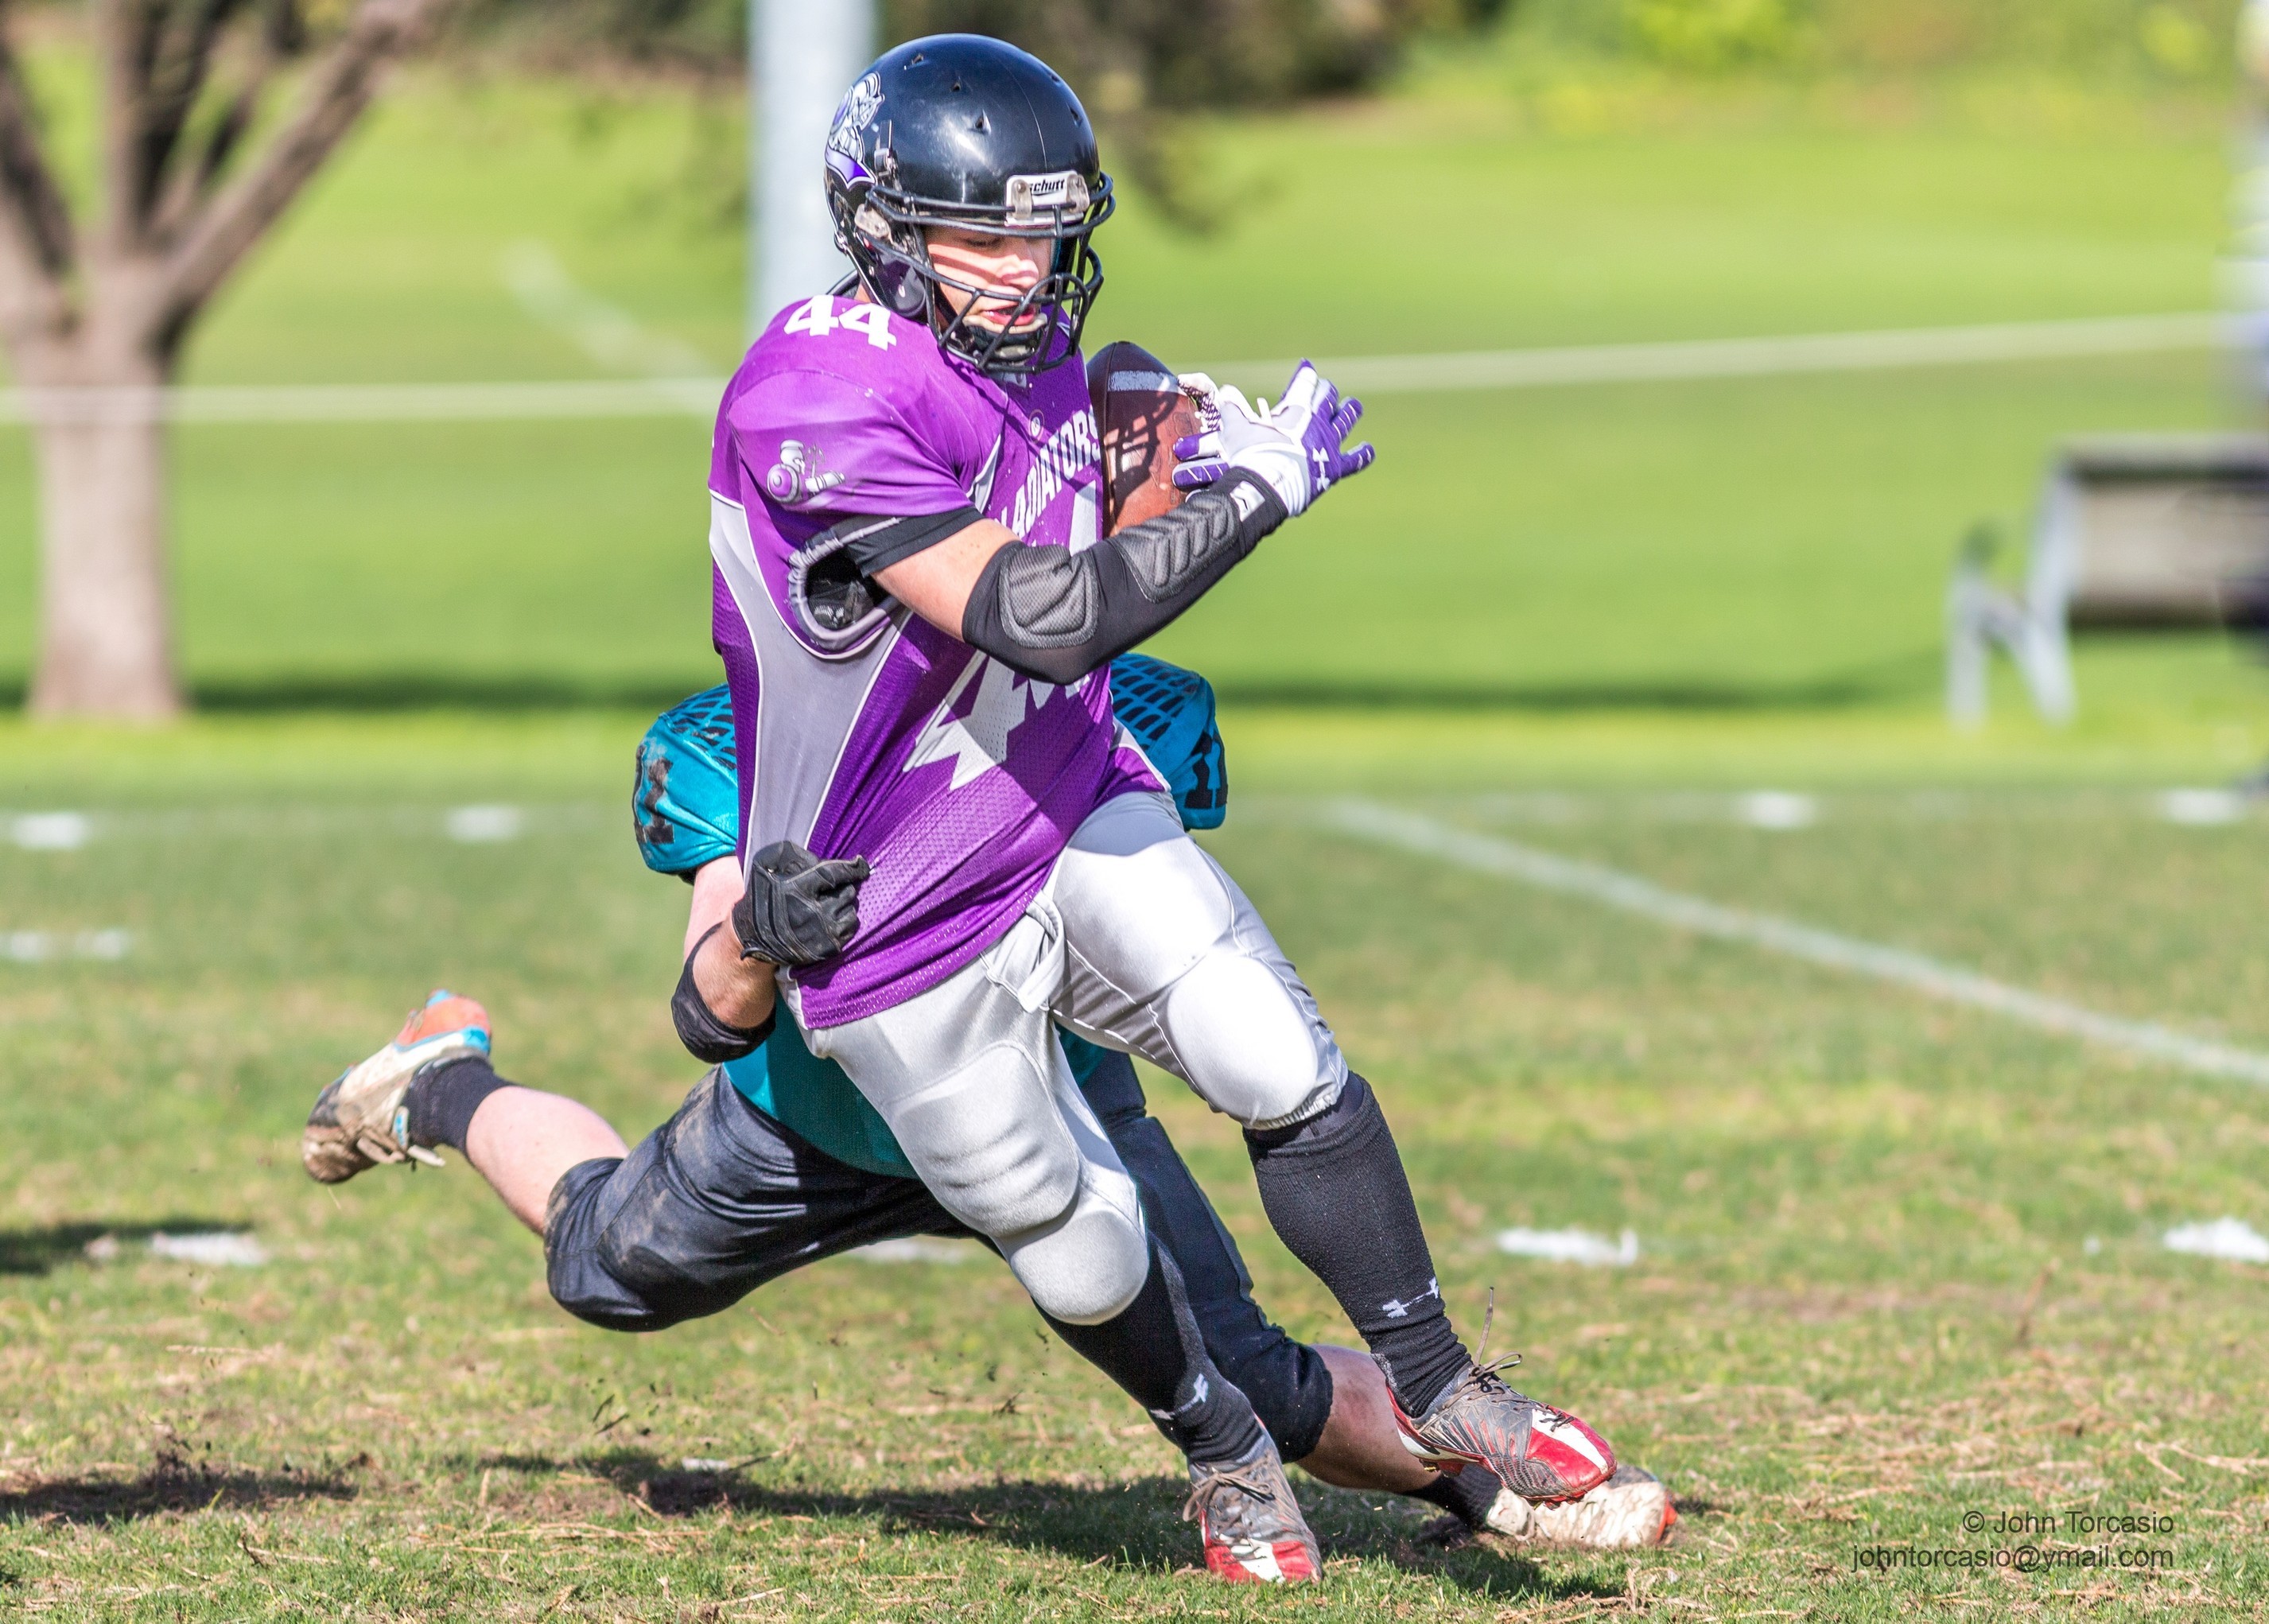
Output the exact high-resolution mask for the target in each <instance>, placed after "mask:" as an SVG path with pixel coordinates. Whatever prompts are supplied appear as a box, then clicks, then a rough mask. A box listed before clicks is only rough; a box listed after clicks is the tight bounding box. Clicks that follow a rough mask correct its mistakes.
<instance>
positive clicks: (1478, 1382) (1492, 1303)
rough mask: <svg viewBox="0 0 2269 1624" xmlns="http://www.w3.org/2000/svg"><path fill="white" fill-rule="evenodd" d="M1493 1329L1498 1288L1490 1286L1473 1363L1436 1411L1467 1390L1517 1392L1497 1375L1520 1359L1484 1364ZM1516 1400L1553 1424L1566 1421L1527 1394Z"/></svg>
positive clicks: (1508, 1357) (1512, 1356)
mask: <svg viewBox="0 0 2269 1624" xmlns="http://www.w3.org/2000/svg"><path fill="white" fill-rule="evenodd" d="M1496 1326H1497V1288H1496V1287H1494V1286H1492V1287H1490V1288H1489V1307H1488V1308H1487V1309H1486V1310H1483V1312H1482V1340H1480V1341H1479V1342H1477V1343H1475V1344H1474V1362H1473V1363H1472V1364H1471V1365H1470V1366H1468V1367H1467V1370H1466V1373H1465V1374H1464V1375H1463V1376H1461V1377H1459V1378H1458V1381H1457V1384H1456V1385H1455V1386H1453V1387H1452V1388H1451V1389H1450V1394H1449V1398H1448V1399H1438V1400H1436V1402H1435V1408H1436V1410H1437V1411H1439V1410H1442V1409H1446V1408H1447V1407H1448V1406H1449V1405H1450V1404H1451V1403H1453V1402H1455V1401H1456V1400H1457V1399H1461V1398H1463V1397H1464V1396H1465V1394H1466V1392H1467V1390H1468V1389H1472V1390H1473V1391H1477V1392H1482V1393H1488V1392H1490V1391H1494V1390H1496V1389H1498V1388H1503V1389H1504V1390H1505V1391H1508V1392H1514V1391H1517V1390H1516V1389H1515V1388H1514V1387H1513V1386H1512V1384H1511V1383H1510V1382H1508V1381H1506V1380H1505V1379H1504V1377H1501V1376H1499V1375H1498V1374H1497V1372H1498V1371H1500V1370H1510V1369H1512V1368H1513V1366H1515V1365H1517V1364H1519V1362H1520V1360H1521V1355H1519V1354H1507V1355H1504V1357H1503V1358H1501V1359H1493V1360H1489V1361H1488V1362H1486V1363H1485V1362H1483V1356H1484V1355H1487V1354H1488V1352H1489V1332H1491V1331H1492V1330H1494V1329H1495V1328H1496ZM1519 1397H1520V1398H1521V1399H1523V1400H1524V1401H1526V1403H1528V1404H1530V1405H1533V1406H1534V1407H1535V1409H1536V1411H1537V1413H1538V1414H1541V1415H1546V1416H1549V1417H1550V1418H1551V1419H1552V1420H1553V1421H1565V1420H1567V1419H1568V1413H1567V1412H1566V1411H1565V1410H1558V1409H1555V1408H1554V1407H1553V1406H1550V1405H1548V1404H1546V1403H1544V1402H1542V1401H1541V1400H1540V1399H1531V1398H1529V1397H1528V1395H1527V1394H1526V1393H1519Z"/></svg>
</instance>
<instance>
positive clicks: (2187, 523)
mask: <svg viewBox="0 0 2269 1624" xmlns="http://www.w3.org/2000/svg"><path fill="white" fill-rule="evenodd" d="M1991 561H1992V535H1991V532H1990V530H1985V529H1980V530H1978V531H1975V532H1972V534H1971V535H1970V540H1969V541H1968V542H1967V543H1964V545H1963V548H1962V555H1961V557H1960V558H1959V559H1958V560H1957V562H1956V563H1955V569H1954V579H1953V581H1952V583H1951V585H1950V586H1949V587H1948V589H1947V605H1946V614H1947V645H1946V708H1947V714H1948V715H1949V716H1950V717H1952V718H1953V720H1955V722H1957V723H1960V724H1963V725H1975V724H1976V723H1978V722H1981V721H1983V720H1984V717H1985V708H1986V691H1985V675H1986V662H1987V661H1988V660H1989V659H1990V658H1991V656H1992V650H1993V649H1994V648H1996V647H1999V648H2000V649H2002V650H2004V651H2005V652H2006V653H2007V654H2008V655H2009V657H2010V658H2011V659H2012V660H2013V661H2014V662H2015V663H2016V667H2017V669H2018V671H2019V673H2020V674H2021V675H2022V676H2023V678H2024V681H2025V686H2026V688H2027V690H2029V692H2030V693H2031V695H2032V699H2033V705H2034V707H2035V708H2036V710H2037V711H2039V712H2040V713H2041V715H2042V716H2043V717H2044V719H2045V720H2049V721H2051V722H2066V721H2070V720H2072V716H2073V707H2074V704H2075V696H2074V694H2073V680H2072V634H2073V632H2074V631H2081V630H2084V629H2088V628H2095V627H2103V628H2143V627H2152V628H2160V627H2184V626H2199V627H2218V626H2224V625H2228V624H2231V623H2232V621H2233V620H2234V619H2236V618H2239V617H2240V616H2241V613H2242V612H2243V610H2244V609H2245V608H2246V606H2247V605H2248V604H2250V603H2258V602H2259V600H2260V596H2261V594H2262V592H2263V590H2264V583H2265V581H2269V438H2265V437H2263V436H2259V435H2252V434H2125V435H2117V436H2105V437H2101V438H2089V439H2075V440H2072V441H2069V442H2067V443H2066V445H2065V446H2063V447H2060V448H2059V450H2058V453H2057V455H2056V457H2055V459H2054V460H2053V461H2051V463H2050V465H2049V471H2048V476H2047V478H2046V480H2045V481H2044V484H2043V486H2042V489H2041V498H2040V508H2039V512H2038V513H2037V515H2036V519H2035V521H2034V528H2033V540H2032V550H2031V554H2030V557H2029V558H2028V560H2027V563H2026V572H2025V585H2024V587H2023V590H2022V593H2021V594H2015V593H2011V592H2009V591H2007V590H2006V589H2004V588H2003V587H1999V586H1997V585H1995V584H1994V582H1993V581H1992V578H1991V576H1990V575H1989V574H1988V569H1989V566H1990V565H1991ZM2256 612H2258V611H2256Z"/></svg>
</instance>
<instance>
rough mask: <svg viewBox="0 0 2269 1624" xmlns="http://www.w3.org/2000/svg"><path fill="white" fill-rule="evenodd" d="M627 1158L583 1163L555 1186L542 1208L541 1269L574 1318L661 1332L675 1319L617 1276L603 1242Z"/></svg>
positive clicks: (557, 1298)
mask: <svg viewBox="0 0 2269 1624" xmlns="http://www.w3.org/2000/svg"><path fill="white" fill-rule="evenodd" d="M624 1161H625V1158H623V1157H621V1156H606V1157H602V1158H600V1159H598V1160H595V1161H590V1162H579V1163H576V1164H575V1165H574V1166H573V1167H571V1168H569V1169H568V1170H566V1171H565V1173H563V1174H561V1175H560V1177H559V1182H558V1184H556V1185H553V1186H552V1187H551V1200H549V1201H548V1202H546V1203H545V1205H544V1212H543V1272H544V1280H545V1283H546V1284H547V1285H549V1286H550V1287H551V1300H552V1301H553V1302H555V1303H558V1304H559V1306H560V1307H561V1308H564V1309H565V1310H567V1311H568V1312H569V1313H571V1314H573V1315H574V1316H575V1318H578V1319H580V1320H584V1321H586V1322H588V1324H591V1325H597V1326H599V1327H601V1328H602V1329H603V1330H608V1331H658V1330H660V1329H661V1328H662V1327H663V1326H664V1325H670V1324H674V1323H675V1321H674V1320H672V1319H669V1318H664V1317H662V1316H661V1315H659V1314H657V1313H656V1311H655V1305H654V1304H653V1303H649V1302H647V1300H646V1298H645V1297H644V1296H641V1295H640V1294H639V1292H637V1291H635V1290H633V1289H632V1288H630V1287H629V1286H628V1285H626V1284H625V1282H624V1281H620V1280H618V1279H617V1278H616V1276H615V1273H614V1271H613V1270H612V1269H610V1268H609V1267H608V1266H607V1263H606V1261H605V1257H604V1252H603V1250H602V1242H603V1239H604V1236H605V1230H606V1218H607V1213H606V1211H605V1209H606V1208H608V1207H611V1206H612V1205H613V1203H612V1202H610V1201H609V1200H607V1199H606V1198H607V1195H608V1186H609V1185H610V1184H612V1183H613V1182H614V1180H615V1178H616V1177H617V1175H618V1174H619V1173H620V1171H621V1170H622V1167H623V1164H624Z"/></svg>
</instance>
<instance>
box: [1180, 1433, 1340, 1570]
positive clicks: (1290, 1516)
mask: <svg viewBox="0 0 2269 1624" xmlns="http://www.w3.org/2000/svg"><path fill="white" fill-rule="evenodd" d="M1182 1518H1183V1520H1184V1521H1185V1522H1194V1523H1195V1524H1197V1525H1198V1534H1199V1537H1200V1538H1201V1539H1203V1540H1204V1541H1205V1559H1206V1567H1207V1568H1208V1569H1209V1570H1210V1571H1211V1572H1212V1573H1213V1574H1214V1575H1215V1576H1216V1577H1219V1578H1223V1579H1226V1580H1228V1581H1229V1582H1230V1583H1232V1584H1293V1583H1301V1582H1304V1581H1306V1580H1310V1579H1315V1578H1319V1577H1321V1576H1322V1575H1323V1571H1324V1563H1323V1558H1322V1555H1321V1554H1319V1552H1318V1551H1317V1549H1316V1536H1315V1535H1313V1534H1312V1533H1310V1532H1308V1521H1307V1518H1305V1517H1303V1516H1301V1514H1300V1502H1298V1501H1297V1500H1295V1499H1294V1498H1292V1484H1291V1480H1290V1479H1289V1478H1287V1477H1286V1476H1285V1475H1284V1462H1283V1459H1282V1457H1281V1456H1279V1455H1278V1454H1277V1453H1276V1445H1275V1442H1274V1441H1273V1440H1272V1439H1270V1438H1269V1437H1268V1435H1267V1434H1266V1433H1264V1434H1262V1435H1261V1438H1260V1444H1259V1446H1258V1447H1257V1448H1255V1449H1254V1450H1253V1453H1252V1454H1250V1455H1248V1456H1246V1457H1245V1458H1244V1459H1243V1460H1239V1461H1234V1462H1231V1464H1230V1465H1221V1466H1201V1465H1198V1464H1197V1463H1196V1462H1194V1461H1193V1462H1191V1463H1190V1497H1189V1499H1188V1500H1186V1501H1185V1502H1183V1504H1182Z"/></svg>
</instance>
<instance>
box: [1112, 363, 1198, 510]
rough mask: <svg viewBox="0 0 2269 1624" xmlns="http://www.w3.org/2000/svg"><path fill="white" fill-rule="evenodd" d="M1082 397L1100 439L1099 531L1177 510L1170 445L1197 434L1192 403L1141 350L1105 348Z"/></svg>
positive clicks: (1163, 368)
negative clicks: (1092, 407) (1092, 406)
mask: <svg viewBox="0 0 2269 1624" xmlns="http://www.w3.org/2000/svg"><path fill="white" fill-rule="evenodd" d="M1087 393H1088V396H1089V398H1090V400H1092V401H1093V402H1094V403H1095V422H1096V427H1097V429H1098V431H1099V432H1101V434H1102V436H1103V492H1104V497H1103V528H1104V533H1105V535H1109V534H1110V533H1111V532H1112V531H1115V530H1121V529H1124V528H1126V527H1127V526H1128V525H1130V524H1141V523H1142V521H1143V520H1145V519H1156V518H1157V516H1158V515H1159V514H1160V513H1168V512H1171V510H1172V509H1173V508H1175V507H1176V506H1179V505H1180V503H1181V499H1182V496H1183V492H1181V491H1178V490H1176V489H1175V488H1174V442H1175V441H1176V440H1178V439H1181V438H1182V437H1183V436H1184V435H1186V434H1195V433H1196V432H1198V431H1199V426H1200V425H1199V420H1198V403H1197V402H1196V400H1195V399H1194V397H1193V396H1192V395H1191V394H1190V393H1189V392H1188V391H1186V390H1185V389H1184V388H1182V381H1181V380H1180V379H1179V378H1178V377H1176V376H1175V375H1174V373H1172V372H1171V370H1170V369H1169V368H1168V367H1167V365H1166V364H1165V363H1164V361H1161V360H1160V359H1159V358H1157V356H1155V355H1152V354H1151V353H1150V352H1149V351H1148V350H1145V349H1143V348H1142V345H1140V344H1131V343H1124V342H1121V343H1112V344H1105V346H1104V347H1103V348H1102V349H1100V350H1098V351H1096V353H1095V355H1094V357H1093V358H1091V359H1090V361H1089V362H1088V364H1087Z"/></svg>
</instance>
